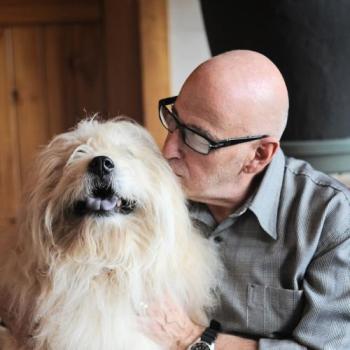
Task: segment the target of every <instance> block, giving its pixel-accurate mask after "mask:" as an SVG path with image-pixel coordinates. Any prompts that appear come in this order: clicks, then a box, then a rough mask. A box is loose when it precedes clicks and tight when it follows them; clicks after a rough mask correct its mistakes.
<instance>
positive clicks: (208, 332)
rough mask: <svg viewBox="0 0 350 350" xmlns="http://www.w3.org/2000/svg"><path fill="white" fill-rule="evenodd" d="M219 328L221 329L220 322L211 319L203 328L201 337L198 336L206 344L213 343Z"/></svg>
mask: <svg viewBox="0 0 350 350" xmlns="http://www.w3.org/2000/svg"><path fill="white" fill-rule="evenodd" d="M220 330H221V325H220V323H219V322H218V321H216V320H211V321H210V324H209V327H207V328H206V329H205V330H204V332H203V334H202V335H201V338H200V339H201V341H204V342H206V343H208V344H212V343H214V342H215V339H216V338H217V336H218V333H219V332H220Z"/></svg>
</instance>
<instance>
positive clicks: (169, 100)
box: [158, 96, 269, 154]
mask: <svg viewBox="0 0 350 350" xmlns="http://www.w3.org/2000/svg"><path fill="white" fill-rule="evenodd" d="M176 99H177V96H172V97H166V98H163V99H161V100H159V102H158V113H159V119H160V121H161V123H162V125H163V126H164V127H165V129H167V130H168V131H169V132H173V131H170V130H169V129H168V128H167V127H166V126H165V125H164V123H163V121H162V117H161V114H160V109H161V107H164V108H166V109H167V110H168V111H169V113H170V114H171V115H172V117H173V118H174V120H175V122H176V124H177V128H178V129H179V130H180V131H182V129H187V130H190V131H191V132H193V133H194V134H196V135H198V136H200V137H203V138H204V139H205V140H207V141H208V143H209V150H208V153H202V152H199V151H197V150H196V149H194V148H192V147H191V146H190V145H188V144H187V143H186V140H185V137H184V134H183V133H182V132H181V136H182V139H183V142H184V143H185V144H186V145H187V146H188V147H190V148H191V149H193V150H194V151H195V152H198V153H200V154H209V152H210V151H213V150H216V149H218V148H222V147H228V146H233V145H238V144H240V143H245V142H250V141H256V140H261V139H263V138H266V137H268V136H269V135H254V136H243V137H236V138H228V139H225V140H219V141H214V140H211V139H210V138H209V137H208V136H206V135H203V134H201V133H200V132H198V131H197V130H194V129H192V128H191V127H189V126H187V125H185V124H183V123H181V121H180V120H179V119H178V118H177V116H176V114H175V113H174V112H172V111H171V110H170V109H169V108H167V106H168V105H174V103H175V101H176ZM175 130H176V129H175Z"/></svg>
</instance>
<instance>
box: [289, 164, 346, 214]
mask: <svg viewBox="0 0 350 350" xmlns="http://www.w3.org/2000/svg"><path fill="white" fill-rule="evenodd" d="M285 186H286V187H287V190H289V189H291V188H288V187H294V188H293V190H294V191H295V192H296V193H299V195H301V196H302V195H303V194H304V195H305V194H307V193H309V194H310V195H311V196H315V195H317V196H319V197H318V198H319V200H321V199H324V200H326V201H329V200H330V199H332V198H334V197H336V198H338V199H339V200H342V201H344V205H348V206H349V208H350V189H349V188H347V187H346V185H345V184H343V183H341V182H339V181H338V180H336V179H335V178H334V177H332V176H329V175H327V174H325V173H323V172H321V171H318V170H316V169H314V168H313V167H312V166H311V165H310V164H309V163H308V162H305V161H303V160H301V159H295V158H289V157H286V163H285ZM305 192H306V193H305ZM315 199H316V198H315Z"/></svg>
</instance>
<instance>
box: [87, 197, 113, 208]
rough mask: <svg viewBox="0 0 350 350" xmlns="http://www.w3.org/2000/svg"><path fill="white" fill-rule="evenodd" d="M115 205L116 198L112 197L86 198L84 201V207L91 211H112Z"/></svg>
mask: <svg viewBox="0 0 350 350" xmlns="http://www.w3.org/2000/svg"><path fill="white" fill-rule="evenodd" d="M116 204H117V197H116V196H113V197H111V198H104V199H101V198H98V197H88V199H87V201H86V207H87V208H88V209H90V210H93V211H98V210H105V211H107V210H112V209H114V207H115V206H116Z"/></svg>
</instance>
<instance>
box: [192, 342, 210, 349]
mask: <svg viewBox="0 0 350 350" xmlns="http://www.w3.org/2000/svg"><path fill="white" fill-rule="evenodd" d="M191 350H210V345H209V344H208V343H206V342H204V341H201V342H198V343H196V344H193V345H192V346H191Z"/></svg>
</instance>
